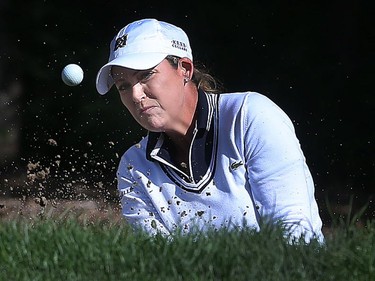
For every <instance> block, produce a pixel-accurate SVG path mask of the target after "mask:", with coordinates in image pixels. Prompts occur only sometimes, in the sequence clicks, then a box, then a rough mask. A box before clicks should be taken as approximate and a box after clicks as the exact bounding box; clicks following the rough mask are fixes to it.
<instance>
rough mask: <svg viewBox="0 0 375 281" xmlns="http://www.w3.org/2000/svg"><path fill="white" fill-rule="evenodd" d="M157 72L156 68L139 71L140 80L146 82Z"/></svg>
mask: <svg viewBox="0 0 375 281" xmlns="http://www.w3.org/2000/svg"><path fill="white" fill-rule="evenodd" d="M154 73H155V71H154V70H147V71H143V72H141V73H139V76H138V79H139V81H140V82H142V83H144V82H147V81H148V80H150V79H151V77H152V75H153V74H154Z"/></svg>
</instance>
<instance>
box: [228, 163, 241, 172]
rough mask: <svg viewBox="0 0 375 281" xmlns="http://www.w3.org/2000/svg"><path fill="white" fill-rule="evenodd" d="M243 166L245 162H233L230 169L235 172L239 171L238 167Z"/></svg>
mask: <svg viewBox="0 0 375 281" xmlns="http://www.w3.org/2000/svg"><path fill="white" fill-rule="evenodd" d="M242 165H243V162H242V161H238V162H233V163H232V164H230V166H229V168H230V169H231V170H232V171H234V170H236V169H238V167H240V166H242Z"/></svg>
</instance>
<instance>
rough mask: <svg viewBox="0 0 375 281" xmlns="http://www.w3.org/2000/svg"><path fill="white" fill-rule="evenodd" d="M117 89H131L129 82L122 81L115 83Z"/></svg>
mask: <svg viewBox="0 0 375 281" xmlns="http://www.w3.org/2000/svg"><path fill="white" fill-rule="evenodd" d="M116 87H117V90H118V91H119V92H121V93H122V92H128V91H129V90H130V89H131V85H130V83H126V82H123V83H121V84H118V85H116Z"/></svg>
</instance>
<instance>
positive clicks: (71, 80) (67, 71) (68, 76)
mask: <svg viewBox="0 0 375 281" xmlns="http://www.w3.org/2000/svg"><path fill="white" fill-rule="evenodd" d="M61 79H62V80H63V81H64V83H65V84H66V85H68V86H77V85H79V84H80V83H81V82H82V80H83V70H82V68H81V67H80V66H79V65H78V64H74V63H72V64H68V65H67V66H65V67H64V69H63V70H62V72H61Z"/></svg>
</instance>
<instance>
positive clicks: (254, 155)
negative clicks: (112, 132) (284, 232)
mask: <svg viewBox="0 0 375 281" xmlns="http://www.w3.org/2000/svg"><path fill="white" fill-rule="evenodd" d="M197 111H198V112H197V113H198V118H197V121H196V127H195V131H194V138H193V142H192V144H191V147H190V162H189V163H186V164H187V165H188V168H189V170H190V175H191V176H189V175H187V174H184V173H183V171H182V170H180V169H179V168H178V165H176V164H175V163H173V162H172V160H171V157H170V155H169V150H168V144H167V142H165V141H164V134H159V133H149V134H148V136H147V137H145V138H144V139H142V140H141V141H140V142H139V143H138V144H136V145H134V146H132V147H131V148H130V149H129V150H127V151H126V152H125V154H124V155H123V157H122V158H121V161H120V165H119V168H118V189H119V191H120V196H121V203H122V213H123V215H124V217H125V218H126V220H127V221H128V222H129V223H130V224H131V225H133V226H134V227H141V228H142V229H144V230H145V231H147V232H149V233H151V234H155V233H157V232H161V233H164V234H169V233H170V232H173V231H174V230H175V229H176V228H181V229H182V230H183V231H185V232H189V231H190V230H191V229H192V228H194V229H195V228H197V227H198V228H199V229H202V230H204V229H207V228H208V227H213V228H215V229H218V228H221V227H229V228H232V227H242V226H244V224H246V226H247V227H253V228H255V229H259V228H260V226H261V224H260V219H261V218H268V219H271V220H272V221H282V222H283V223H284V224H285V225H286V226H287V229H289V233H290V234H291V235H292V237H300V236H301V235H304V236H305V240H307V241H308V240H310V239H311V238H312V237H317V238H318V239H320V240H322V239H323V235H322V232H321V227H322V221H321V219H320V216H319V210H318V206H317V202H316V200H315V197H314V184H313V179H312V177H311V174H310V171H309V169H308V167H307V165H306V161H305V157H304V155H303V152H302V150H301V147H300V144H299V141H298V139H297V137H296V134H295V130H294V127H293V124H292V122H291V120H290V119H289V117H288V116H287V115H286V114H285V113H284V112H283V111H282V110H281V109H280V108H279V107H278V106H277V105H276V104H275V103H273V102H272V101H271V100H270V99H268V98H267V97H265V96H263V95H261V94H259V93H254V92H246V93H230V94H220V95H217V94H207V93H204V92H201V91H200V92H199V98H198V106H197Z"/></svg>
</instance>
